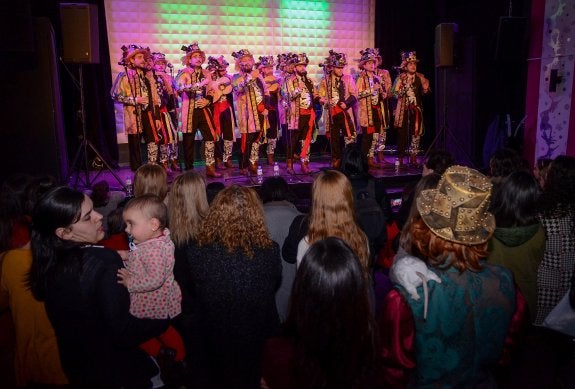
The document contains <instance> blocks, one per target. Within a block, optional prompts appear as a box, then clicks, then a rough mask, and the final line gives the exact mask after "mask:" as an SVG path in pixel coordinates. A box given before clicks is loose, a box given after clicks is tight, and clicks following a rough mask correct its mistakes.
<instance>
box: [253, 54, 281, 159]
mask: <svg viewBox="0 0 575 389" xmlns="http://www.w3.org/2000/svg"><path fill="white" fill-rule="evenodd" d="M274 65H275V63H274V57H273V56H271V55H270V56H266V57H259V62H258V63H257V68H258V70H259V71H260V73H261V75H262V77H263V78H264V81H265V82H266V84H267V87H268V91H269V93H270V103H269V107H268V121H269V128H268V129H267V133H266V136H265V138H266V140H267V143H268V146H267V150H266V154H267V159H268V165H273V164H274V153H275V149H276V144H277V140H278V124H279V123H278V104H279V95H280V93H279V89H280V88H279V87H280V82H281V80H280V79H279V78H278V77H276V76H274V74H273V73H274Z"/></svg>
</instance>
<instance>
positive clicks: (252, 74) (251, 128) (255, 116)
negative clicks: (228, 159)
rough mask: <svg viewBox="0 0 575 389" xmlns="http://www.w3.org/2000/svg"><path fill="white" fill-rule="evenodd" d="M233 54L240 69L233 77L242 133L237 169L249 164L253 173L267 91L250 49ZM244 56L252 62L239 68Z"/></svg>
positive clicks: (265, 123)
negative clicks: (239, 159) (240, 158)
mask: <svg viewBox="0 0 575 389" xmlns="http://www.w3.org/2000/svg"><path fill="white" fill-rule="evenodd" d="M232 56H233V57H234V58H235V59H236V68H237V69H238V70H239V71H240V72H239V73H236V74H235V75H234V77H233V80H232V85H233V89H234V94H235V97H236V114H237V116H236V117H237V119H238V126H239V129H240V133H241V134H242V147H241V150H242V160H241V163H240V169H241V170H242V171H243V172H245V169H246V168H247V167H248V166H249V170H250V172H252V173H255V172H256V170H257V164H258V163H257V162H258V159H259V147H260V142H261V141H262V140H263V136H264V134H265V131H266V130H267V128H268V127H269V122H268V119H267V114H268V109H267V108H268V107H269V98H270V95H269V92H268V87H267V85H266V83H265V81H264V78H263V77H262V76H261V74H260V72H259V71H258V70H257V69H253V66H254V58H253V55H252V54H251V53H250V52H249V50H247V49H242V50H239V51H237V52H234V53H232ZM243 58H248V60H251V66H250V65H249V64H247V65H246V67H244V68H243V70H242V68H241V65H240V63H241V60H242V59H243Z"/></svg>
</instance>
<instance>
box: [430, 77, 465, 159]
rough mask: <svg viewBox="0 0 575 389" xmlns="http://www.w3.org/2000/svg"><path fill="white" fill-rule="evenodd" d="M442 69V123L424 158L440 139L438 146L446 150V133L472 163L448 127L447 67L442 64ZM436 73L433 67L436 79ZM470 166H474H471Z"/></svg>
mask: <svg viewBox="0 0 575 389" xmlns="http://www.w3.org/2000/svg"><path fill="white" fill-rule="evenodd" d="M442 70H443V80H442V83H441V90H442V93H443V100H442V103H441V106H442V109H443V117H442V123H441V127H439V129H437V131H436V133H435V137H434V138H433V141H432V142H431V144H430V145H429V148H428V149H427V152H426V153H425V158H427V157H428V156H429V153H430V152H431V150H433V147H434V146H436V145H437V144H438V143H439V141H440V140H441V143H440V147H441V148H442V149H443V150H445V151H447V135H449V136H450V139H451V140H452V141H453V143H454V144H455V146H457V148H458V149H459V151H460V152H461V153H462V154H463V155H465V157H467V161H468V162H469V163H470V164H472V165H473V160H472V159H471V158H470V157H469V155H468V154H467V152H466V151H465V149H464V148H463V145H462V144H461V143H460V142H459V140H458V139H457V137H456V136H455V134H454V133H453V132H452V131H451V129H450V128H449V123H448V122H447V108H448V104H447V67H446V66H443V67H442ZM437 73H438V71H437V68H436V69H435V79H436V80H437ZM472 167H474V166H472Z"/></svg>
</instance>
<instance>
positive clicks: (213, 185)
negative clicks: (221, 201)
mask: <svg viewBox="0 0 575 389" xmlns="http://www.w3.org/2000/svg"><path fill="white" fill-rule="evenodd" d="M225 187H226V186H225V185H224V183H223V182H219V181H214V182H210V183H209V184H208V185H206V188H205V190H206V195H207V199H208V203H209V204H211V203H212V202H213V201H214V199H215V198H216V196H217V195H218V193H220V192H221V191H222V189H224V188H225Z"/></svg>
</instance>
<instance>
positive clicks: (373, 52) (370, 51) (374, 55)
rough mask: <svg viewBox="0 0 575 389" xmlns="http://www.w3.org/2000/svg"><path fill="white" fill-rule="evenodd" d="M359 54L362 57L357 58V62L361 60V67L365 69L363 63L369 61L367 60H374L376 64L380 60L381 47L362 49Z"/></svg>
mask: <svg viewBox="0 0 575 389" xmlns="http://www.w3.org/2000/svg"><path fill="white" fill-rule="evenodd" d="M359 55H360V56H361V57H360V58H358V59H356V60H355V61H356V62H359V67H360V68H361V69H363V65H364V64H365V63H366V62H367V61H374V62H375V63H376V64H377V62H378V59H379V58H380V55H379V49H377V48H372V47H368V48H367V49H365V50H360V51H359Z"/></svg>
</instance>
